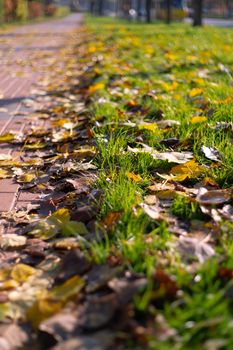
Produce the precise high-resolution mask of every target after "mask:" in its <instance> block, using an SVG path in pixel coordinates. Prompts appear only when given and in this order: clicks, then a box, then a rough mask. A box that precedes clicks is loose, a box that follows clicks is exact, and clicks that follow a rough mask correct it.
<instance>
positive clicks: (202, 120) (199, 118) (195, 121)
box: [191, 116, 208, 124]
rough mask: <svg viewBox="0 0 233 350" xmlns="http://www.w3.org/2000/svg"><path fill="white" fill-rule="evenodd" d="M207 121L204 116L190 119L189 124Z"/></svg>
mask: <svg viewBox="0 0 233 350" xmlns="http://www.w3.org/2000/svg"><path fill="white" fill-rule="evenodd" d="M207 120H208V118H207V117H204V116H195V117H192V119H191V123H192V124H197V123H203V122H206V121H207Z"/></svg>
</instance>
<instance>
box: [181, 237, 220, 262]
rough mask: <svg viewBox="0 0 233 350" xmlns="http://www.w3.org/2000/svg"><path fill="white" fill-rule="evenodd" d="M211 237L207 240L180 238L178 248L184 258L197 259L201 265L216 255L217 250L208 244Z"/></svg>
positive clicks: (206, 238)
mask: <svg viewBox="0 0 233 350" xmlns="http://www.w3.org/2000/svg"><path fill="white" fill-rule="evenodd" d="M209 238H210V237H209V236H207V237H205V238H199V237H184V236H180V238H179V241H178V248H179V250H180V251H181V254H182V255H183V256H184V257H187V258H188V259H190V258H197V259H198V260H199V262H200V263H203V262H204V261H205V260H206V259H209V258H211V257H212V256H214V255H215V250H214V249H213V248H212V246H211V245H210V244H209V243H208V240H209Z"/></svg>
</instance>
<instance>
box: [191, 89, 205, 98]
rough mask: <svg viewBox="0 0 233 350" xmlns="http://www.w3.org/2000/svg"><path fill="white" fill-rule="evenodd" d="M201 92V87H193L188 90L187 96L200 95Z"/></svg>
mask: <svg viewBox="0 0 233 350" xmlns="http://www.w3.org/2000/svg"><path fill="white" fill-rule="evenodd" d="M202 93H203V89H201V88H193V89H192V90H191V91H190V92H189V97H196V96H200V95H201V94H202Z"/></svg>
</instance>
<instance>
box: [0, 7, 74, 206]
mask: <svg viewBox="0 0 233 350" xmlns="http://www.w3.org/2000/svg"><path fill="white" fill-rule="evenodd" d="M80 22H81V15H79V14H73V15H70V16H68V17H66V18H63V19H59V20H50V21H48V22H44V23H40V24H32V25H25V26H22V27H19V28H16V29H13V30H11V31H8V32H2V33H0V136H1V135H3V134H5V133H8V132H13V133H19V134H20V133H22V131H23V130H24V129H25V128H27V127H28V126H29V124H30V121H29V120H28V119H27V118H25V115H26V113H27V112H28V111H29V110H30V109H29V108H30V107H31V110H33V107H32V104H30V102H31V101H30V100H29V101H27V100H26V101H25V99H29V98H30V96H31V93H32V89H33V88H34V86H35V83H37V82H38V81H39V80H40V79H42V78H43V76H44V75H45V74H46V71H48V67H53V64H55V61H58V59H59V53H60V52H61V50H62V48H63V47H64V44H65V42H66V40H67V39H68V38H69V36H71V35H72V33H73V31H74V29H75V28H77V26H78V25H79V23H80ZM58 63H59V62H58ZM2 154H11V155H13V156H14V158H15V157H17V152H16V151H15V149H14V147H13V146H10V145H9V144H4V143H0V155H2ZM18 156H19V155H18ZM0 179H1V174H0ZM34 197H35V195H33V194H30V193H18V185H17V184H15V183H14V181H13V180H12V179H1V180H0V212H3V211H9V210H11V209H13V208H14V207H15V206H16V203H19V204H21V205H24V204H25V203H28V202H30V201H31V200H32V199H34Z"/></svg>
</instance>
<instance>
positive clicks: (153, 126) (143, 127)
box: [138, 123, 158, 132]
mask: <svg viewBox="0 0 233 350" xmlns="http://www.w3.org/2000/svg"><path fill="white" fill-rule="evenodd" d="M138 128H139V130H150V131H153V132H154V131H157V130H158V126H157V124H156V123H144V124H139V125H138Z"/></svg>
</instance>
